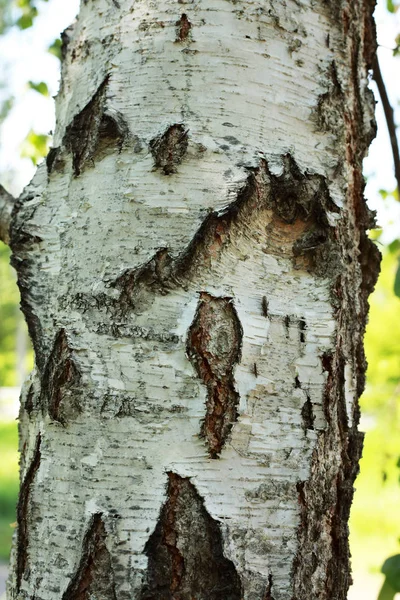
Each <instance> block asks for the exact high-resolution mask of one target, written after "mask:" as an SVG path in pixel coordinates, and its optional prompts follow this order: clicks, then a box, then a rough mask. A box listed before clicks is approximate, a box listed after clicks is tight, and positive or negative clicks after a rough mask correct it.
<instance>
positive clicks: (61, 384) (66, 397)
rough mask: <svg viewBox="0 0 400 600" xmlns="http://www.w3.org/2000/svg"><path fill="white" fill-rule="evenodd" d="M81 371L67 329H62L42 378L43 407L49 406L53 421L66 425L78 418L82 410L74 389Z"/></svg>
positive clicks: (77, 384)
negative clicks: (69, 341) (74, 356)
mask: <svg viewBox="0 0 400 600" xmlns="http://www.w3.org/2000/svg"><path fill="white" fill-rule="evenodd" d="M79 382H80V371H79V368H78V366H77V363H76V361H75V360H74V358H73V355H72V350H71V348H70V346H69V343H68V337H67V334H66V331H65V329H60V331H59V332H58V334H57V335H56V338H55V340H54V344H53V349H52V351H51V354H50V356H49V359H48V361H47V363H46V368H45V371H44V374H43V378H42V393H41V403H42V406H43V407H44V405H47V409H48V412H49V415H50V417H51V418H52V419H53V421H59V422H60V423H63V424H65V423H66V422H67V421H68V420H70V419H71V418H74V417H76V416H77V414H78V413H79V412H80V410H81V408H80V405H79V403H78V401H77V399H76V398H74V394H73V388H74V387H75V388H76V387H78V386H79Z"/></svg>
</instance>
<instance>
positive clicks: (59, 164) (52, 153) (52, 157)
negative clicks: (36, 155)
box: [46, 148, 65, 175]
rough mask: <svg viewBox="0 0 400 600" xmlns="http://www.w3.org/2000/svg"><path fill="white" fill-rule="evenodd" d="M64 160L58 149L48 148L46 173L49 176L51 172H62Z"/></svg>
mask: <svg viewBox="0 0 400 600" xmlns="http://www.w3.org/2000/svg"><path fill="white" fill-rule="evenodd" d="M64 165H65V163H64V160H63V159H62V156H61V149H60V148H50V150H49V153H48V155H47V156H46V166H47V173H48V174H49V175H50V173H52V172H53V171H62V170H63V168H64Z"/></svg>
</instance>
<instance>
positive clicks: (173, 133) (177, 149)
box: [150, 124, 188, 175]
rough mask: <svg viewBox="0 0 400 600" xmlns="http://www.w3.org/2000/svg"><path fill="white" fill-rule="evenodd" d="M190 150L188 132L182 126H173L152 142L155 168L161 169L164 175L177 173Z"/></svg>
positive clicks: (151, 149)
mask: <svg viewBox="0 0 400 600" xmlns="http://www.w3.org/2000/svg"><path fill="white" fill-rule="evenodd" d="M187 148H188V131H187V130H186V129H185V127H184V126H183V125H181V124H176V125H171V126H170V127H168V129H167V130H166V131H164V133H163V134H161V135H158V136H156V137H155V138H153V139H152V140H151V142H150V151H151V153H152V155H153V158H154V166H155V168H156V169H161V170H162V172H163V173H164V175H171V174H172V173H176V170H177V166H178V165H179V164H180V163H181V162H182V160H183V157H184V156H185V154H186V152H187Z"/></svg>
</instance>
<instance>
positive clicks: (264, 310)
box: [261, 296, 269, 319]
mask: <svg viewBox="0 0 400 600" xmlns="http://www.w3.org/2000/svg"><path fill="white" fill-rule="evenodd" d="M268 309H269V306H268V300H267V297H266V296H263V297H262V300H261V311H262V314H263V317H265V318H266V319H268V316H269V314H268Z"/></svg>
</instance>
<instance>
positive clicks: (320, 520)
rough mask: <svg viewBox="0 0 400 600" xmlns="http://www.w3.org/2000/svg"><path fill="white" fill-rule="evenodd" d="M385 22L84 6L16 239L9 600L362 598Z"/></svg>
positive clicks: (353, 15)
mask: <svg viewBox="0 0 400 600" xmlns="http://www.w3.org/2000/svg"><path fill="white" fill-rule="evenodd" d="M373 6H374V2H373V0H286V1H283V0H264V1H261V0H260V1H257V0H254V1H250V2H244V1H242V0H231V1H229V0H202V1H201V2H195V1H194V0H157V2H156V1H153V0H136V1H133V0H118V2H117V0H83V2H82V6H81V12H80V15H79V18H78V19H77V22H76V23H75V24H74V25H73V27H71V28H69V29H68V30H66V32H64V34H63V55H64V61H63V69H62V84H61V91H60V93H59V95H58V97H57V128H56V132H55V136H54V148H53V149H52V150H51V151H50V153H49V156H48V158H47V162H46V163H44V164H42V165H41V166H40V167H39V169H38V171H37V173H36V175H35V177H34V179H33V181H32V182H31V184H30V185H29V186H28V187H27V188H26V190H25V191H24V193H23V195H22V196H21V198H20V199H19V200H18V202H17V204H16V207H15V210H14V213H13V220H12V225H11V247H12V251H13V264H14V266H15V267H16V269H17V272H18V278H19V286H20V290H21V297H22V309H23V311H24V313H25V316H26V319H27V322H28V325H29V330H30V335H31V337H32V340H33V344H34V348H35V356H36V367H35V370H34V371H33V373H32V374H31V375H30V377H29V380H28V381H27V382H26V384H25V386H24V389H23V392H22V397H21V413H20V445H21V492H20V498H19V504H18V529H17V533H16V539H15V543H14V547H13V553H12V572H11V575H10V579H9V582H8V598H9V599H12V600H16V599H18V600H25V599H31V600H33V599H35V600H58V599H60V600H89V599H94V598H95V599H96V600H125V599H126V600H128V599H129V600H132V599H136V600H242V599H243V600H315V599H317V598H318V600H334V599H341V600H344V599H345V598H346V594H347V589H348V586H349V584H350V581H351V579H350V568H349V549H348V530H347V520H348V516H349V509H350V504H351V500H352V495H353V482H354V478H355V476H356V474H357V469H358V460H359V457H360V453H361V448H362V434H361V433H359V431H358V428H357V426H358V420H359V408H358V397H359V395H360V393H361V392H362V390H363V386H364V372H365V359H364V353H363V345H362V338H363V332H364V327H365V322H366V315H367V310H368V304H367V297H368V295H369V293H370V292H371V290H372V288H373V286H374V283H375V279H376V275H377V271H378V265H379V253H378V251H377V250H376V248H375V246H374V245H373V244H372V243H371V242H370V241H369V240H368V239H367V236H366V233H365V231H366V229H368V228H370V227H372V226H373V215H371V214H370V213H369V211H368V209H367V208H366V206H365V202H364V199H363V178H362V173H361V166H362V159H363V157H364V156H365V153H366V150H367V148H368V145H369V143H370V140H371V138H372V136H373V134H374V118H373V108H374V101H373V98H372V94H371V92H370V91H369V90H368V88H367V84H368V68H369V67H370V65H371V61H372V58H373V54H374V51H375V32H374V26H373V21H372V11H373Z"/></svg>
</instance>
